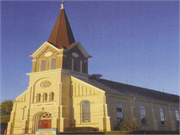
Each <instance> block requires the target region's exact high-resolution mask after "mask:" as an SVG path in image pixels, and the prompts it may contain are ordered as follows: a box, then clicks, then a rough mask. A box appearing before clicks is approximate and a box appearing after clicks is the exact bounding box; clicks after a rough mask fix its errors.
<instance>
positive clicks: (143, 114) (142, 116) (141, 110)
mask: <svg viewBox="0 0 180 135" xmlns="http://www.w3.org/2000/svg"><path fill="white" fill-rule="evenodd" d="M140 113H141V124H142V125H146V124H147V120H146V110H145V107H144V106H143V105H141V106H140Z"/></svg>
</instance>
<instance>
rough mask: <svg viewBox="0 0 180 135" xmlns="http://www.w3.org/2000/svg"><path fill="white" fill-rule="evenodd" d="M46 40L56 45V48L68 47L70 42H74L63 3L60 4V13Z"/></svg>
mask: <svg viewBox="0 0 180 135" xmlns="http://www.w3.org/2000/svg"><path fill="white" fill-rule="evenodd" d="M48 42H49V43H51V44H53V45H55V46H57V47H58V48H63V47H66V48H69V47H70V45H71V44H72V43H75V39H74V36H73V33H72V30H71V26H70V24H69V21H68V18H67V16H66V13H65V9H64V7H63V4H62V5H61V10H60V13H59V15H58V18H57V20H56V23H55V25H54V28H53V30H52V32H51V35H50V37H49V40H48ZM71 46H73V45H71Z"/></svg>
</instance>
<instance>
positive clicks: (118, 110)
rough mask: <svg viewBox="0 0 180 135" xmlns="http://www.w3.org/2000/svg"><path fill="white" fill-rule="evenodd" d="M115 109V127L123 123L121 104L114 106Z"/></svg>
mask: <svg viewBox="0 0 180 135" xmlns="http://www.w3.org/2000/svg"><path fill="white" fill-rule="evenodd" d="M116 109H117V125H120V123H121V122H123V109H122V104H121V103H120V102H118V103H117V104H116Z"/></svg>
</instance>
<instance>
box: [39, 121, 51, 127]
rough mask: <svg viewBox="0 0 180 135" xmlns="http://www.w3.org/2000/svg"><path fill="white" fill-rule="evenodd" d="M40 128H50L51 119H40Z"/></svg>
mask: <svg viewBox="0 0 180 135" xmlns="http://www.w3.org/2000/svg"><path fill="white" fill-rule="evenodd" d="M42 128H51V119H43V120H41V129H42Z"/></svg>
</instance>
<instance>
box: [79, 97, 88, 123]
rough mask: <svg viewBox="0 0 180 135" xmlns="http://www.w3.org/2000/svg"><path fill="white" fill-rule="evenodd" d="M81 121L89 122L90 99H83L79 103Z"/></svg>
mask: <svg viewBox="0 0 180 135" xmlns="http://www.w3.org/2000/svg"><path fill="white" fill-rule="evenodd" d="M81 111H82V122H90V101H89V100H84V101H83V102H82V104H81Z"/></svg>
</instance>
